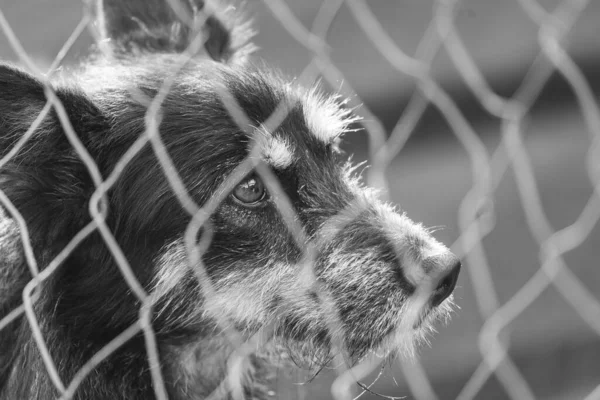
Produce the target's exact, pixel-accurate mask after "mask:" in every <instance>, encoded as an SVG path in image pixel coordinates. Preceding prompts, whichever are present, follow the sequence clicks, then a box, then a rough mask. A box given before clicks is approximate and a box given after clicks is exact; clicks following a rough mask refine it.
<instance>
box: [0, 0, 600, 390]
mask: <svg viewBox="0 0 600 400" xmlns="http://www.w3.org/2000/svg"><path fill="white" fill-rule="evenodd" d="M558 3H559V2H558V1H555V0H551V1H547V0H544V1H542V2H541V3H540V4H541V6H542V7H543V8H545V9H546V10H548V11H552V10H553V9H554V8H555V7H556V5H557V4H558ZM287 4H288V6H289V7H290V9H291V10H292V11H293V13H294V14H295V16H296V17H297V18H299V19H300V21H302V23H304V24H305V26H307V27H310V26H311V25H312V21H313V19H314V18H315V15H316V14H317V11H318V9H319V7H320V5H321V0H303V1H292V0H287ZM369 6H370V7H371V9H372V11H373V13H375V14H376V16H377V18H378V20H379V22H380V23H381V24H382V26H383V28H384V29H385V30H386V31H387V33H388V34H389V35H390V36H391V37H392V38H393V39H394V41H395V42H396V44H397V45H398V46H400V47H401V48H402V49H403V50H404V51H405V52H406V53H408V54H409V55H413V54H414V52H415V50H416V48H417V44H418V42H419V41H420V40H421V38H422V36H423V34H424V32H425V30H426V29H427V27H428V25H429V24H430V22H431V20H432V18H433V17H432V16H433V9H434V8H433V6H434V4H433V2H432V1H429V0H400V1H391V0H374V1H371V2H369ZM0 8H1V9H2V11H3V12H4V13H5V17H6V19H7V20H8V21H9V23H10V24H11V26H12V28H13V29H14V30H15V32H16V34H17V37H18V38H19V39H20V40H21V42H22V44H23V46H24V47H25V49H26V51H27V52H28V53H29V54H30V55H31V56H32V57H33V58H34V60H35V61H36V62H37V63H38V64H39V65H40V66H48V65H50V63H51V61H52V59H53V58H54V56H55V55H56V54H57V52H58V51H59V49H60V48H61V46H62V45H63V44H64V43H65V41H66V40H67V38H68V37H69V35H70V34H71V32H72V31H73V29H74V28H75V26H76V25H77V23H78V22H79V21H80V19H81V13H82V7H81V3H80V0H0ZM246 8H247V10H248V11H249V14H250V15H251V16H252V17H253V18H254V19H255V26H256V27H257V28H258V30H259V33H258V35H257V37H256V40H255V42H256V43H257V44H258V45H259V46H260V48H261V49H260V51H259V52H258V55H259V56H260V57H261V58H264V59H265V60H266V61H267V62H268V64H270V65H274V66H277V67H279V68H280V69H281V70H282V71H283V72H284V73H285V74H287V75H289V76H292V77H293V76H297V75H298V74H300V72H301V71H302V70H303V69H304V67H305V66H306V65H307V64H308V63H309V61H310V59H311V53H310V52H309V51H308V50H306V48H305V47H304V46H302V45H301V44H299V43H297V42H296V41H295V40H294V39H293V38H292V37H291V36H290V35H289V34H288V32H287V31H286V30H285V29H284V28H283V27H282V25H281V23H280V21H278V20H277V19H276V18H275V17H273V15H272V14H271V13H270V12H269V11H268V9H267V8H266V7H265V6H264V4H262V2H261V1H260V0H247V6H246ZM455 21H456V26H457V28H458V31H459V33H460V35H461V38H462V40H463V41H464V43H465V45H466V47H467V49H468V51H469V52H470V54H471V56H472V57H473V59H474V60H475V61H476V63H477V65H478V66H479V68H480V69H481V70H482V72H483V74H484V76H485V78H486V79H487V80H488V82H489V83H490V85H491V87H492V88H493V89H494V91H496V92H497V93H498V94H500V95H503V96H511V95H512V94H513V93H514V91H515V89H516V88H517V87H518V85H519V84H520V83H521V81H522V79H523V78H524V76H525V73H526V71H527V68H528V67H529V66H530V65H531V63H532V62H533V60H534V59H535V57H536V55H537V54H538V53H539V50H540V47H539V44H538V41H537V38H538V26H537V25H536V24H535V23H534V22H532V20H531V19H530V18H529V17H528V16H527V14H526V13H525V12H524V11H523V9H522V8H521V7H520V5H519V2H518V1H517V0H505V1H494V0H465V1H462V3H461V5H460V7H459V8H458V9H457V14H456V19H455ZM92 42H93V41H92V38H91V36H90V35H89V34H88V33H87V32H86V33H84V34H83V35H82V36H81V37H80V38H79V39H78V40H77V42H76V43H75V45H74V46H73V48H72V50H71V51H70V53H69V55H68V57H67V59H66V60H65V64H69V63H72V62H73V61H74V60H76V59H78V58H80V57H82V56H84V55H85V54H87V52H88V48H89V46H90V44H91V43H92ZM327 42H328V44H329V45H330V46H331V53H330V54H331V58H332V60H333V61H334V63H335V64H336V66H337V67H338V68H339V70H340V71H341V72H342V73H343V75H344V78H345V79H344V82H343V84H349V85H350V86H352V87H353V88H354V89H355V90H356V92H357V93H358V96H359V97H360V102H362V103H364V104H365V105H366V106H367V107H369V108H370V109H371V110H372V111H373V113H374V114H375V115H376V116H377V117H378V118H380V119H381V121H382V123H383V124H384V126H385V128H386V131H387V133H388V134H389V132H391V130H392V128H393V127H394V125H395V123H396V121H397V120H398V118H399V117H400V115H402V112H403V110H404V108H405V107H406V105H407V103H408V100H409V98H410V96H411V95H412V94H413V92H414V90H415V85H414V81H413V79H412V78H410V77H408V76H407V75H405V74H403V73H401V72H398V71H397V70H395V69H394V68H393V67H391V66H390V64H389V63H388V62H386V60H385V59H384V58H383V57H382V55H381V54H380V53H378V51H377V50H376V49H375V47H374V46H373V45H372V43H371V42H369V41H368V39H367V37H366V36H365V34H364V32H362V30H361V29H360V27H359V26H358V25H357V23H356V21H355V20H354V18H353V17H352V15H351V13H350V12H349V10H348V8H347V7H346V6H343V7H342V8H341V11H340V12H339V14H338V15H337V17H336V18H335V20H334V22H333V24H332V27H331V31H330V34H329V36H328V39H327ZM566 44H567V48H568V51H569V54H570V55H571V56H572V57H573V58H574V60H575V61H576V63H577V64H578V65H579V67H580V68H581V70H582V71H583V74H584V75H585V77H586V79H587V82H588V84H589V85H590V86H591V88H592V90H593V92H594V93H595V94H596V99H597V94H598V93H599V92H600V2H598V1H596V2H590V4H589V5H588V6H587V8H586V10H585V11H584V12H583V13H582V14H581V16H580V18H579V19H578V21H577V22H576V24H575V25H574V28H573V29H572V31H571V33H570V34H569V36H568V39H567V41H566ZM0 59H2V60H12V61H16V56H15V54H14V53H13V51H12V49H11V47H10V46H9V45H8V42H7V40H6V38H5V37H4V36H3V35H1V34H0ZM432 76H433V77H434V79H435V80H436V81H437V82H438V83H439V84H440V85H441V86H442V87H443V88H444V89H445V90H447V92H448V93H449V94H450V95H451V97H452V98H453V100H454V101H455V102H456V104H457V105H458V107H459V108H460V110H461V111H462V113H463V114H464V115H465V116H466V117H467V119H468V120H469V122H470V123H471V124H472V126H473V128H474V129H475V131H476V133H477V135H479V137H480V138H481V139H482V140H483V142H484V143H485V145H486V147H487V149H488V151H489V152H490V153H491V152H493V150H494V149H495V148H496V146H498V144H499V142H500V135H501V130H500V124H499V120H498V119H497V118H494V117H491V116H490V115H489V114H488V113H486V112H485V111H484V109H483V107H482V106H481V105H480V103H479V102H478V101H477V100H476V99H475V98H474V96H473V95H472V94H471V92H470V91H469V89H468V88H467V87H466V86H465V84H464V81H463V80H462V79H461V78H460V75H459V73H458V72H457V70H456V69H455V68H454V66H453V64H452V62H451V61H450V58H449V57H448V55H447V54H446V53H445V51H444V50H442V51H441V52H440V53H439V54H438V56H437V57H436V58H435V60H434V62H433V67H432ZM341 84H342V82H340V85H341ZM523 126H524V131H523V135H524V141H525V146H526V150H527V152H528V153H529V156H530V157H531V162H532V164H533V167H534V173H535V179H536V181H537V184H538V188H539V191H540V193H541V197H542V203H543V207H544V211H545V212H546V214H547V216H548V218H549V220H550V223H551V224H552V227H553V229H554V230H558V229H561V228H564V227H565V226H567V225H569V224H571V223H573V222H574V221H575V220H576V218H577V217H578V216H579V214H580V213H581V211H582V209H583V207H584V205H585V204H586V202H587V201H588V199H589V198H590V196H591V195H592V192H593V188H592V184H591V182H590V179H589V178H588V174H587V172H586V164H585V162H586V161H585V159H586V153H587V150H588V149H589V147H590V143H591V142H590V132H589V130H588V128H587V127H586V125H585V122H584V119H583V116H582V113H581V109H580V107H579V105H578V103H577V102H576V99H575V97H574V94H573V91H572V89H571V87H570V86H569V85H568V84H567V83H566V81H565V80H564V79H563V78H562V77H561V76H560V75H559V74H557V73H555V74H554V75H553V76H552V77H551V78H550V80H549V81H548V83H547V84H546V85H545V86H544V90H543V91H542V93H541V94H540V97H539V99H538V100H537V101H536V103H535V104H534V106H533V108H532V110H531V113H530V114H529V115H528V116H527V118H526V120H525V123H524V125H523ZM344 149H345V150H346V151H347V152H348V153H352V154H355V159H356V160H362V159H367V158H368V154H367V151H366V149H367V138H366V135H365V133H364V132H357V133H351V134H348V135H347V137H346V140H345V143H344ZM471 177H472V170H471V164H470V160H469V157H468V153H467V152H466V151H465V149H464V147H462V146H461V144H460V143H459V142H458V140H457V139H456V136H455V134H454V132H453V130H452V129H451V128H450V127H449V125H448V124H447V122H446V120H445V119H444V118H443V116H442V115H441V114H440V113H439V112H438V111H437V110H436V109H435V108H434V107H432V106H429V107H428V109H427V111H426V112H425V114H424V116H423V117H422V118H421V119H420V121H419V123H418V124H417V126H416V128H415V129H414V131H413V133H412V135H411V137H410V139H409V140H408V142H407V144H406V146H405V147H404V148H403V149H402V151H401V152H400V153H399V154H398V156H397V157H396V158H395V159H394V161H393V162H392V164H391V165H390V167H389V168H388V170H387V178H388V180H389V185H390V195H391V198H392V200H393V201H394V202H396V203H398V204H400V205H401V207H402V208H403V209H404V210H405V211H406V212H407V213H408V214H409V215H410V216H411V217H412V218H413V219H414V220H417V221H422V222H423V223H424V224H425V225H427V226H443V227H444V228H443V229H442V230H440V231H438V232H437V233H436V237H438V239H439V240H441V241H443V242H444V243H446V244H447V245H451V244H453V243H454V242H455V241H456V240H457V239H458V238H459V236H460V231H459V228H458V209H459V205H460V203H461V201H462V199H463V197H464V196H465V194H466V193H467V192H468V190H469V188H470V187H471V185H472V178H471ZM494 204H495V211H496V226H495V228H494V230H493V231H492V232H491V233H490V234H489V235H488V236H486V237H485V238H484V239H483V246H484V248H485V255H486V257H487V261H488V263H489V266H490V269H491V274H492V278H493V283H494V286H495V291H496V292H497V296H498V300H499V302H500V304H504V303H506V302H507V301H508V300H509V299H511V297H512V296H513V295H514V294H515V293H517V291H518V290H519V289H521V288H522V287H523V286H524V284H525V283H526V282H527V280H528V279H529V278H531V277H532V276H533V274H534V273H535V272H536V271H537V270H538V269H539V268H540V261H539V246H538V244H537V243H536V241H535V240H534V238H533V236H532V234H531V231H530V229H529V227H528V225H527V222H526V219H525V214H524V211H523V208H522V205H521V201H520V197H519V193H518V190H517V186H516V183H515V179H514V171H512V170H511V169H509V170H508V171H507V173H506V174H504V176H503V178H502V180H501V182H500V183H499V186H498V188H497V191H496V192H495V196H494ZM599 245H600V225H596V227H595V228H594V229H593V231H592V232H591V233H590V235H589V236H588V237H587V239H586V240H585V241H584V243H583V244H582V245H581V246H579V247H577V248H576V249H574V250H572V251H570V252H569V253H567V254H566V257H565V260H566V262H567V264H568V266H569V268H570V269H571V271H572V272H573V273H574V274H575V275H576V276H577V277H578V278H579V279H580V280H581V281H582V282H583V284H584V285H585V286H586V287H587V289H588V291H589V292H591V293H592V294H594V295H595V297H596V299H597V300H598V301H600V262H599V260H598V246H599ZM481 267H482V266H480V265H473V264H470V263H467V262H466V263H465V264H464V267H463V272H462V274H461V277H460V279H459V283H458V286H457V289H456V291H455V298H456V302H457V304H458V305H459V306H460V310H458V311H457V312H456V313H455V315H454V317H453V319H452V321H450V322H449V324H448V325H447V326H445V327H440V328H441V329H440V330H439V333H438V334H437V335H435V337H433V338H432V341H431V346H430V347H426V348H424V349H422V351H421V353H420V360H421V362H422V363H423V366H424V369H425V371H426V375H427V377H428V378H429V380H430V381H431V384H432V386H433V389H434V392H435V395H434V394H433V393H429V394H428V393H427V391H426V390H425V393H424V394H423V395H421V396H420V397H418V398H419V399H421V398H436V397H437V398H438V399H454V398H456V397H457V395H458V394H459V393H460V392H461V390H462V389H463V387H464V385H465V383H466V382H467V381H468V380H469V378H470V377H471V375H472V374H473V372H474V371H475V369H476V368H477V366H478V365H479V364H480V363H481V361H482V356H481V354H480V352H479V347H478V335H479V333H480V330H481V328H482V326H483V324H484V320H485V318H484V317H482V316H481V314H480V312H479V309H478V306H477V301H476V297H475V292H474V287H473V282H472V281H471V279H470V277H471V273H472V272H477V271H476V270H477V269H478V268H481ZM470 270H471V271H470ZM558 279H560V275H559V278H558ZM597 318H598V320H600V315H597ZM508 331H509V332H510V335H511V340H510V350H509V354H510V356H511V358H512V360H513V361H514V362H515V363H516V365H517V367H518V368H519V370H520V372H521V373H522V374H523V376H524V377H525V379H526V381H527V382H528V384H529V385H530V387H531V389H532V391H533V393H534V395H535V396H536V398H539V399H552V400H558V399H565V400H570V399H583V398H585V397H586V396H587V395H588V394H589V393H590V392H591V391H592V390H594V389H595V388H596V387H597V386H598V385H600V337H599V336H598V334H597V333H595V332H594V330H592V329H591V328H590V327H589V326H588V325H587V324H586V323H585V322H584V321H583V319H582V318H581V317H580V316H579V314H578V313H577V311H576V310H575V309H574V308H573V307H571V306H570V305H569V304H568V303H567V302H566V301H565V299H564V298H563V297H562V296H561V295H560V294H559V293H558V291H557V290H556V289H554V287H553V286H550V287H549V288H548V289H547V290H545V291H544V292H543V293H542V294H541V295H540V296H539V297H538V298H537V299H536V300H535V302H534V303H533V304H532V305H531V306H530V307H528V308H527V309H526V310H525V312H523V313H522V314H521V315H519V316H518V317H517V318H516V320H515V321H514V322H513V323H511V324H510V325H509V328H508ZM334 377H335V373H334V372H333V371H323V373H322V374H320V375H319V376H318V377H317V378H315V380H314V381H313V382H311V383H310V384H309V385H307V387H306V390H305V393H304V396H305V398H307V399H328V398H331V395H330V386H331V382H332V380H333V379H334ZM290 379H292V380H293V379H294V378H293V377H291V378H290ZM371 380H372V379H370V380H369V379H365V383H369V382H370V381H371ZM417 386H420V387H421V388H424V386H422V385H417ZM372 390H374V391H377V392H378V393H381V394H383V395H388V396H407V398H415V396H416V394H415V393H411V391H410V389H409V385H408V383H407V378H406V377H405V376H404V375H403V373H402V369H401V368H400V366H399V365H398V366H396V365H394V366H392V368H390V369H388V370H387V371H386V372H385V373H384V374H383V376H382V377H381V379H380V380H379V381H378V382H377V384H376V385H375V386H373V388H372ZM290 398H298V396H297V395H296V394H294V395H290ZM363 398H365V399H366V398H369V399H375V398H378V397H377V396H375V395H365V396H363ZM475 398H476V399H505V398H510V397H509V395H508V394H507V392H506V390H505V388H504V387H503V385H502V384H501V383H500V382H499V381H498V379H497V378H496V377H495V376H492V377H490V379H489V380H487V382H486V383H485V385H484V386H483V388H482V390H481V391H479V393H478V394H477V395H476V396H475Z"/></svg>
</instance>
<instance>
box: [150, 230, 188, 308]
mask: <svg viewBox="0 0 600 400" xmlns="http://www.w3.org/2000/svg"><path fill="white" fill-rule="evenodd" d="M187 265H188V263H187V254H186V250H185V245H184V244H183V240H177V241H175V242H173V243H171V244H170V245H168V246H167V248H166V250H165V252H164V253H163V254H162V256H161V257H160V258H159V259H158V261H157V262H156V275H155V276H154V281H153V288H152V296H153V297H154V299H155V300H158V299H160V298H162V297H163V296H165V295H166V294H167V293H168V292H169V291H171V290H172V289H173V288H175V287H176V286H177V285H178V284H179V283H180V282H181V281H182V279H183V278H184V276H185V275H186V274H187V273H188V267H187Z"/></svg>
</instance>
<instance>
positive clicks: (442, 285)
mask: <svg viewBox="0 0 600 400" xmlns="http://www.w3.org/2000/svg"><path fill="white" fill-rule="evenodd" d="M442 262H443V263H444V265H443V266H440V269H441V270H442V271H448V272H446V273H445V274H444V275H442V276H441V278H440V280H439V282H438V285H437V287H436V289H435V290H434V291H433V296H432V298H431V305H432V306H433V307H437V306H438V305H440V304H441V303H442V301H444V300H446V299H447V298H448V296H450V295H451V294H452V291H453V290H454V287H455V286H456V281H457V280H458V274H459V273H460V267H461V263H460V260H459V259H458V258H457V257H456V256H455V255H451V256H447V257H444V258H443V261H442Z"/></svg>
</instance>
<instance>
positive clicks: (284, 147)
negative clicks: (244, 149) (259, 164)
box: [255, 127, 294, 168]
mask: <svg viewBox="0 0 600 400" xmlns="http://www.w3.org/2000/svg"><path fill="white" fill-rule="evenodd" d="M255 139H256V144H257V146H258V147H259V150H260V156H261V158H262V159H263V160H264V161H265V162H266V163H267V164H269V165H270V166H272V167H274V168H287V167H289V166H290V165H292V163H293V162H294V151H293V149H292V145H291V144H290V143H289V141H287V140H285V139H284V138H281V137H276V136H273V135H272V134H271V133H269V132H267V131H265V130H264V129H263V128H262V127H261V128H259V129H257V130H256V138H255Z"/></svg>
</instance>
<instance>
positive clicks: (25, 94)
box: [0, 65, 108, 240]
mask: <svg viewBox="0 0 600 400" xmlns="http://www.w3.org/2000/svg"><path fill="white" fill-rule="evenodd" d="M53 90H54V92H55V93H56V95H57V97H58V98H59V99H60V101H61V103H62V106H63V108H64V111H65V112H66V114H67V116H68V118H69V120H70V124H71V126H72V128H73V131H74V132H75V134H76V135H77V137H78V138H79V140H80V141H81V142H82V143H83V144H84V146H86V147H87V148H88V149H89V148H90V147H92V146H93V141H94V138H97V137H99V136H102V134H104V133H105V130H106V129H108V128H107V126H108V125H107V123H106V122H105V119H104V117H103V116H102V114H101V113H100V111H99V110H98V109H97V107H95V106H94V104H93V103H92V102H91V101H90V100H89V99H88V98H87V97H86V96H85V94H83V93H82V92H81V91H79V90H77V88H76V87H72V86H70V87H68V88H66V87H56V86H55V87H53ZM45 105H46V96H45V93H44V84H43V83H42V82H41V81H40V80H38V79H36V78H35V77H34V76H32V75H30V74H29V73H27V72H25V71H23V70H20V69H18V68H14V67H10V66H6V65H0V157H4V156H6V155H7V154H8V153H9V152H10V151H11V150H12V149H13V148H14V146H15V145H16V144H17V143H18V142H19V140H20V139H21V138H23V135H25V133H26V132H27V131H28V129H29V128H30V126H31V125H32V124H33V123H34V122H36V119H39V118H38V116H39V115H40V112H41V111H42V110H44V107H45ZM46 111H48V110H46ZM36 123H37V124H38V125H37V129H35V130H34V131H33V134H32V136H31V137H29V139H28V140H27V141H26V142H25V143H24V144H22V147H21V149H20V150H19V151H18V152H16V154H13V155H12V156H11V157H10V158H9V159H8V161H7V163H6V164H5V165H3V166H2V168H1V169H0V188H1V189H2V190H3V192H4V193H5V194H6V195H7V196H8V198H9V199H10V200H11V201H12V203H13V204H14V205H15V206H16V207H17V209H18V210H19V212H20V213H21V214H22V215H23V217H24V218H25V221H26V222H27V225H28V226H29V228H30V231H31V232H35V233H36V234H40V235H46V238H47V240H51V237H52V236H53V232H54V233H55V234H58V231H59V230H61V229H63V228H65V227H68V228H69V230H71V227H72V228H73V229H77V228H78V227H80V226H81V224H82V221H84V220H85V221H87V220H88V219H89V215H88V212H87V203H88V201H89V198H90V195H91V193H92V192H93V190H94V185H93V183H92V180H91V177H90V175H89V173H88V171H87V170H86V168H85V165H84V164H83V162H82V161H81V158H80V156H79V154H78V153H77V152H76V151H75V149H74V148H73V146H72V145H71V144H70V143H69V140H68V139H67V136H66V135H65V129H64V128H63V125H62V124H61V121H60V119H59V117H58V114H57V113H56V111H55V110H54V109H50V110H49V112H47V114H46V116H45V117H44V118H43V119H39V121H37V122H36ZM51 231H53V232H51ZM46 238H45V239H46Z"/></svg>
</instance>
